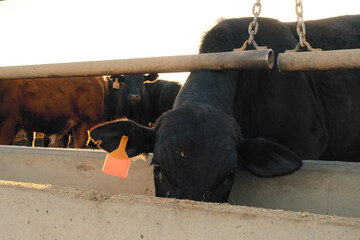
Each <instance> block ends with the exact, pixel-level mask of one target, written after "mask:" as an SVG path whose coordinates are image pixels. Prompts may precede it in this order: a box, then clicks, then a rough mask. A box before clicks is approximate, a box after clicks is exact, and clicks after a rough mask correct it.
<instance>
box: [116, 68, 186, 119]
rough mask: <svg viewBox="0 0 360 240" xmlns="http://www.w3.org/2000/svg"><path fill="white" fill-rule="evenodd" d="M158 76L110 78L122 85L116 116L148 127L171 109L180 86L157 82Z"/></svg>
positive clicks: (170, 82)
mask: <svg viewBox="0 0 360 240" xmlns="http://www.w3.org/2000/svg"><path fill="white" fill-rule="evenodd" d="M158 76H159V75H158V74H157V73H152V74H148V75H147V74H137V75H122V76H111V78H112V80H113V81H115V80H116V79H117V80H118V82H120V83H121V84H122V85H121V91H120V97H119V103H118V106H117V113H116V116H117V117H118V118H120V117H127V118H128V119H132V120H134V121H135V122H137V123H139V124H141V125H144V126H149V124H153V123H155V121H156V119H157V118H158V117H160V115H161V114H162V113H164V112H166V111H167V110H169V109H171V108H172V107H173V104H174V101H175V98H176V96H177V94H178V93H179V90H180V88H181V84H179V83H177V82H172V81H166V80H157V78H158Z"/></svg>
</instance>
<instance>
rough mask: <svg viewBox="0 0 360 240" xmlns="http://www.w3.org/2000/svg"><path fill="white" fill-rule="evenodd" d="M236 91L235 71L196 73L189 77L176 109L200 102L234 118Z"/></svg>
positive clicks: (177, 101) (177, 100) (175, 104)
mask: <svg viewBox="0 0 360 240" xmlns="http://www.w3.org/2000/svg"><path fill="white" fill-rule="evenodd" d="M235 89H236V72H235V71H196V72H192V73H191V74H190V75H189V78H188V79H187V81H186V83H185V84H184V87H183V89H182V90H181V92H180V93H179V96H178V98H177V99H176V102H175V103H174V108H177V107H180V106H182V105H183V104H186V103H192V102H198V103H203V104H207V105H210V106H211V107H214V108H216V109H220V110H222V111H224V112H225V113H227V114H229V115H230V116H233V103H234V96H235Z"/></svg>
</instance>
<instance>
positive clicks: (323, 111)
mask: <svg viewBox="0 0 360 240" xmlns="http://www.w3.org/2000/svg"><path fill="white" fill-rule="evenodd" d="M250 21H251V18H242V19H228V20H224V21H222V22H220V23H219V24H218V25H217V26H215V27H214V28H213V29H212V30H210V31H209V32H208V33H207V34H206V35H205V36H204V40H203V44H202V45H201V47H200V52H219V51H232V50H233V49H234V48H239V47H241V45H242V43H243V42H244V41H245V40H247V39H248V33H247V31H246V30H247V26H248V23H249V22H250ZM258 22H259V31H258V33H257V35H256V36H255V41H256V42H257V44H258V45H260V46H267V47H268V48H272V49H273V50H274V53H275V60H276V59H277V57H278V54H279V53H282V52H285V51H286V50H291V49H294V48H295V46H296V45H297V43H298V36H297V33H296V23H281V22H279V21H277V20H274V19H267V18H259V19H258ZM359 23H360V17H359V16H343V17H336V18H330V19H323V20H316V21H308V22H306V23H305V25H306V29H307V34H306V39H307V40H308V41H309V43H310V44H311V45H312V46H313V47H315V48H322V49H323V50H336V49H351V48H359V47H360V44H359V40H360V24H359ZM250 48H251V47H250ZM275 66H276V62H275ZM237 76H238V78H237V82H236V84H237V87H236V89H235V92H236V94H235V95H236V97H235V100H234V103H235V105H234V107H233V109H234V111H235V113H234V116H235V117H236V119H237V121H238V122H239V124H240V125H241V128H242V132H243V135H244V137H249V138H251V137H257V136H262V137H265V138H269V139H273V140H275V141H277V142H279V143H281V144H284V145H286V146H287V147H288V148H290V149H291V150H293V151H294V152H296V153H297V154H299V156H300V157H302V158H303V159H311V158H321V159H336V158H338V159H340V160H343V159H347V160H355V161H356V160H358V159H356V158H359V157H358V156H360V150H358V149H360V97H359V96H360V94H359V93H360V83H359V79H360V74H359V70H344V71H327V72H302V73H278V71H277V69H276V67H275V68H274V69H272V70H260V71H257V70H256V71H255V70H240V71H238V72H237ZM231 81H232V80H231ZM224 84H230V80H229V82H224ZM193 90H194V91H199V89H198V90H195V89H193ZM187 94H188V95H189V96H190V95H191V94H193V92H191V91H190V92H189V91H187ZM264 119H266V121H264ZM284 119H286V121H284ZM296 129H298V130H296Z"/></svg>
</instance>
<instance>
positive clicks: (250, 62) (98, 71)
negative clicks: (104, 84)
mask: <svg viewBox="0 0 360 240" xmlns="http://www.w3.org/2000/svg"><path fill="white" fill-rule="evenodd" d="M273 65H274V53H273V51H272V50H271V49H265V50H248V51H239V50H234V51H232V52H221V53H204V54H196V55H179V56H167V57H153V58H133V59H119V60H107V61H92V62H74V63H58V64H43V65H25V66H9V67H0V79H22V78H47V77H76V76H101V75H112V74H142V73H172V72H191V71H195V70H200V69H203V70H230V69H271V68H272V67H273Z"/></svg>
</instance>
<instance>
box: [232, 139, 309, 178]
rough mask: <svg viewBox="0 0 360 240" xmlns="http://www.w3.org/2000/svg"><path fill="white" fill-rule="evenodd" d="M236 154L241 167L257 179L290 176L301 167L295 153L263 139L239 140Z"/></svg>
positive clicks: (300, 162) (300, 161)
mask: <svg viewBox="0 0 360 240" xmlns="http://www.w3.org/2000/svg"><path fill="white" fill-rule="evenodd" d="M238 154H239V161H240V162H241V164H242V166H244V167H245V168H246V169H247V170H249V171H250V172H251V173H253V174H254V175H256V176H259V177H275V176H282V175H286V174H290V173H293V172H295V171H296V170H298V169H299V168H300V167H301V166H302V160H301V159H300V158H299V157H298V156H297V155H296V154H295V153H293V152H292V151H290V150H289V149H287V148H286V147H285V146H282V145H280V144H278V143H275V142H272V141H269V140H266V139H264V138H254V139H245V140H241V141H240V144H239V151H238Z"/></svg>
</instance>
